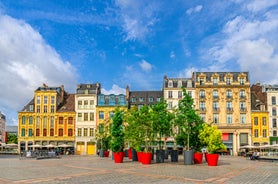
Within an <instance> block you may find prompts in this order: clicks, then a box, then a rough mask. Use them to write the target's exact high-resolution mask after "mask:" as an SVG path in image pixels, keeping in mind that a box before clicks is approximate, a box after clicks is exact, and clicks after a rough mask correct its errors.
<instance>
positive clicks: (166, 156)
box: [164, 149, 169, 159]
mask: <svg viewBox="0 0 278 184" xmlns="http://www.w3.org/2000/svg"><path fill="white" fill-rule="evenodd" d="M168 156H169V150H167V149H166V150H164V159H168Z"/></svg>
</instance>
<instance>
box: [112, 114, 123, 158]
mask: <svg viewBox="0 0 278 184" xmlns="http://www.w3.org/2000/svg"><path fill="white" fill-rule="evenodd" d="M110 147H111V150H112V152H113V154H114V161H115V163H122V162H123V157H124V152H123V150H124V131H123V112H122V111H120V110H119V109H116V112H115V115H114V117H113V120H112V125H111V141H110Z"/></svg>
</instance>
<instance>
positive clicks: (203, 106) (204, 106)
mask: <svg viewBox="0 0 278 184" xmlns="http://www.w3.org/2000/svg"><path fill="white" fill-rule="evenodd" d="M200 110H201V111H204V110H206V102H200Z"/></svg>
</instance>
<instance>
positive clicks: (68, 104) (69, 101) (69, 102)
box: [57, 94, 75, 112]
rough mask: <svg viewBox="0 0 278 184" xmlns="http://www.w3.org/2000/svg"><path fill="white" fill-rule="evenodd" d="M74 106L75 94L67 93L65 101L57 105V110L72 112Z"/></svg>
mask: <svg viewBox="0 0 278 184" xmlns="http://www.w3.org/2000/svg"><path fill="white" fill-rule="evenodd" d="M74 108H75V94H67V95H66V97H65V101H64V103H63V104H61V105H60V106H59V107H58V110H57V112H74V111H75V110H74Z"/></svg>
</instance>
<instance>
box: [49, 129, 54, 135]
mask: <svg viewBox="0 0 278 184" xmlns="http://www.w3.org/2000/svg"><path fill="white" fill-rule="evenodd" d="M50 136H54V129H53V128H51V129H50Z"/></svg>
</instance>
